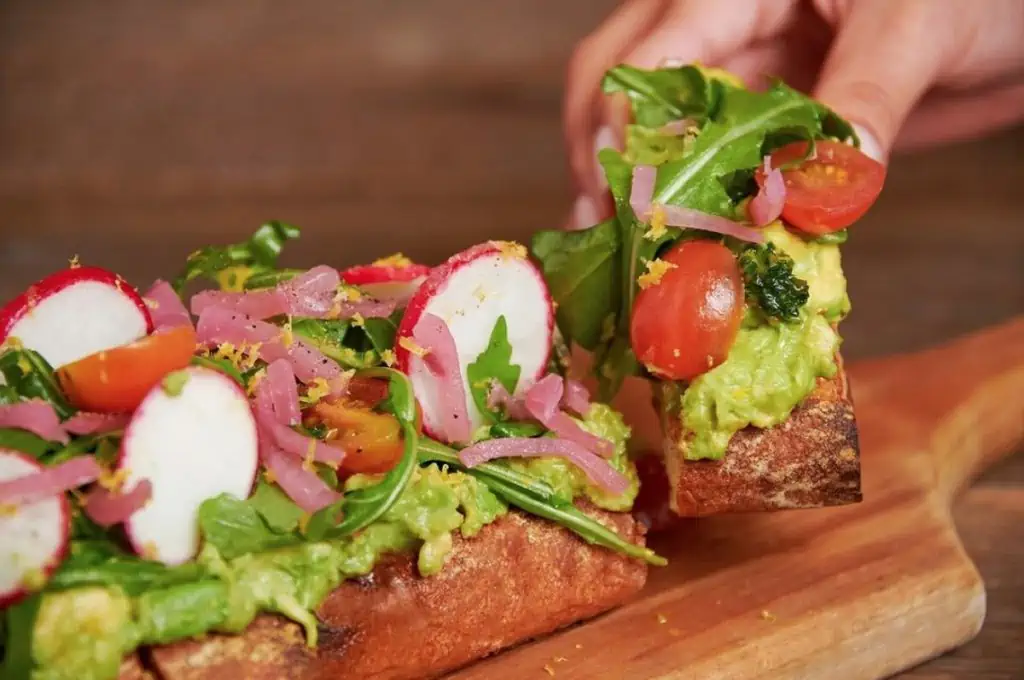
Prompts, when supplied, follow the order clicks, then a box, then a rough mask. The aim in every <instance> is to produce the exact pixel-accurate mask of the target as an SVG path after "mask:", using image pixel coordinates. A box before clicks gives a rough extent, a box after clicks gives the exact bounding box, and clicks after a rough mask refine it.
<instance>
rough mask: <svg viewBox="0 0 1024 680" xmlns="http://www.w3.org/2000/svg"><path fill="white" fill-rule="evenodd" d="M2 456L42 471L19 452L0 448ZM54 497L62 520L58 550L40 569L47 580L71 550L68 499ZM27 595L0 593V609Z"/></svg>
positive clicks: (18, 590) (16, 591)
mask: <svg viewBox="0 0 1024 680" xmlns="http://www.w3.org/2000/svg"><path fill="white" fill-rule="evenodd" d="M3 455H7V456H13V457H15V458H19V459H21V460H22V461H24V462H26V463H28V464H29V465H31V466H32V468H33V469H34V470H35V471H37V472H39V471H42V469H43V466H42V465H40V464H39V461H37V460H36V459H35V458H32V457H31V456H28V455H26V454H24V453H22V452H21V451H14V450H13V449H5V448H0V456H3ZM56 495H57V497H58V499H57V500H58V501H59V508H60V517H61V520H62V521H61V538H60V549H59V550H58V551H57V552H56V553H55V554H54V556H53V559H52V560H51V561H50V562H48V563H47V564H46V565H44V566H43V567H42V571H43V575H44V576H45V577H46V578H47V579H49V578H50V576H51V575H52V574H53V572H55V571H56V570H57V567H59V566H60V565H61V563H62V562H63V561H64V558H66V557H67V556H68V551H69V550H70V549H71V506H70V504H69V503H68V497H67V495H66V494H63V493H60V494H56ZM29 594H30V591H29V590H28V589H27V588H24V587H19V588H15V589H14V590H10V591H8V592H6V593H0V609H3V608H4V607H8V606H10V605H12V604H15V603H16V602H19V601H20V600H21V599H23V598H24V597H26V596H28V595H29Z"/></svg>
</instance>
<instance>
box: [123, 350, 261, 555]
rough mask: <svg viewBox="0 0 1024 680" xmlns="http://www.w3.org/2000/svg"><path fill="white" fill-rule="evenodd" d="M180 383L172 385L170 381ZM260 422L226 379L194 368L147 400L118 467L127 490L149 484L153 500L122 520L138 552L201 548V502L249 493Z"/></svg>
mask: <svg viewBox="0 0 1024 680" xmlns="http://www.w3.org/2000/svg"><path fill="white" fill-rule="evenodd" d="M172 381H173V384H174V387H175V388H178V389H168V387H169V386H171V385H172ZM257 454H258V450H257V441H256V422H255V420H254V419H253V415H252V410H251V409H250V408H249V401H248V400H247V399H246V397H245V393H243V392H242V390H241V389H240V388H239V387H238V385H237V384H236V383H235V382H234V381H233V380H232V379H231V378H229V377H227V376H226V375H224V374H223V373H220V372H218V371H214V370H211V369H207V368H199V367H191V368H187V369H184V371H179V372H178V373H174V374H171V375H170V376H168V378H166V379H165V380H164V383H163V384H162V385H157V386H156V387H154V388H153V389H152V390H151V391H150V393H149V394H148V395H146V398H145V399H144V400H143V401H142V404H141V405H140V406H139V408H138V410H137V411H136V412H135V415H134V416H133V417H132V420H131V423H129V425H128V429H127V430H126V431H125V435H124V442H123V444H122V447H121V457H120V459H119V461H118V467H119V469H120V470H123V471H124V472H123V474H124V475H125V476H124V488H126V489H134V488H136V485H138V484H139V483H140V482H141V481H142V480H144V479H148V480H149V481H150V483H151V484H152V497H151V499H150V502H149V503H148V504H147V505H146V506H145V507H144V508H142V509H140V510H138V511H137V512H135V513H134V514H133V515H132V516H131V517H130V518H128V520H127V521H126V522H125V530H126V533H127V535H128V539H129V541H130V542H131V544H132V547H133V548H134V549H135V551H136V552H137V553H138V554H140V555H143V556H145V557H148V558H150V559H155V560H159V561H161V562H163V563H165V564H181V563H182V562H186V561H188V560H189V559H190V558H191V557H192V556H193V555H195V553H196V550H197V548H198V547H199V527H198V512H199V506H200V505H201V504H202V502H203V501H205V500H206V499H208V498H213V497H214V496H217V495H220V494H222V493H226V494H228V495H231V496H234V497H235V498H240V499H244V498H247V497H248V495H249V491H250V490H251V489H252V484H253V478H254V477H255V475H256V466H257V461H258V458H257Z"/></svg>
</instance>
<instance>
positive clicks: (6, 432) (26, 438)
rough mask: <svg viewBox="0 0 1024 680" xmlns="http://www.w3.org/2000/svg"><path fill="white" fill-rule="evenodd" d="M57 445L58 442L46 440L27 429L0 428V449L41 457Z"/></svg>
mask: <svg viewBox="0 0 1024 680" xmlns="http://www.w3.org/2000/svg"><path fill="white" fill-rule="evenodd" d="M59 446H60V444H56V443H54V442H50V441H47V440H45V439H43V438H42V437H40V436H39V435H36V434H33V433H31V432H29V431H28V430H16V429H13V428H2V429H0V449H12V450H14V451H21V452H22V453H27V454H28V455H30V456H32V457H33V458H42V457H43V456H45V455H46V454H48V453H50V452H52V451H53V450H54V449H55V448H57V447H59Z"/></svg>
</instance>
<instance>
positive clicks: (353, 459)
mask: <svg viewBox="0 0 1024 680" xmlns="http://www.w3.org/2000/svg"><path fill="white" fill-rule="evenodd" d="M313 410H314V412H315V413H316V415H317V416H318V417H319V418H320V419H321V420H322V421H323V422H324V424H325V425H327V426H328V427H329V428H331V429H334V430H337V434H336V435H333V436H331V437H330V441H331V442H332V443H334V444H338V445H340V446H341V448H343V449H345V458H344V460H342V461H341V469H342V470H343V471H345V472H348V473H350V474H355V473H357V472H365V473H379V472H387V471H388V470H390V469H391V468H393V467H394V466H395V465H396V464H397V463H398V461H399V460H401V458H402V453H403V451H404V450H405V445H404V443H403V441H402V428H401V426H400V425H399V424H398V420H397V419H396V418H395V417H394V416H393V415H391V414H390V413H377V412H375V411H373V410H372V409H370V408H368V407H366V406H365V405H363V404H362V403H360V402H357V401H349V400H347V399H339V400H337V401H333V402H320V403H319V404H317V405H316V406H314V407H313Z"/></svg>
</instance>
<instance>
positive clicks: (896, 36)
mask: <svg viewBox="0 0 1024 680" xmlns="http://www.w3.org/2000/svg"><path fill="white" fill-rule="evenodd" d="M942 5H943V3H936V2H933V0H901V1H900V2H892V0H861V2H858V3H856V4H854V5H853V6H852V8H851V10H850V13H849V15H848V16H847V17H846V19H845V21H844V22H843V25H842V28H841V29H840V31H839V34H838V35H837V37H836V40H835V42H834V43H833V46H832V50H831V52H830V53H829V55H828V58H827V60H826V62H825V66H824V68H823V69H822V74H821V77H820V78H819V80H818V84H817V88H816V90H815V96H816V97H817V98H818V99H820V100H821V101H822V102H824V103H825V104H827V105H829V106H830V107H832V108H833V109H835V111H836V112H838V113H839V114H840V115H842V116H844V117H846V118H848V119H849V120H850V121H851V122H853V123H855V124H856V125H857V128H858V133H859V136H860V137H861V149H862V150H863V151H864V152H865V153H866V154H868V155H869V156H872V157H873V158H876V159H877V160H884V158H885V157H886V156H887V155H888V152H889V149H890V148H891V147H892V144H893V141H894V140H895V138H896V134H897V132H898V131H899V128H900V126H901V125H902V123H903V121H904V120H905V119H906V117H907V115H908V114H909V113H910V110H911V109H912V108H913V106H914V104H915V103H916V102H917V101H918V100H919V99H920V98H921V96H922V95H923V94H924V93H925V91H926V90H927V89H928V88H929V86H930V85H931V84H932V83H933V82H934V81H935V79H936V77H937V75H938V73H939V71H940V68H941V67H942V63H943V60H944V59H946V58H947V57H948V54H947V53H948V50H949V49H950V46H953V48H954V49H955V45H956V39H955V38H956V36H955V35H954V30H953V28H952V27H951V26H950V22H949V21H947V20H946V19H945V17H944V16H943V8H942Z"/></svg>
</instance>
